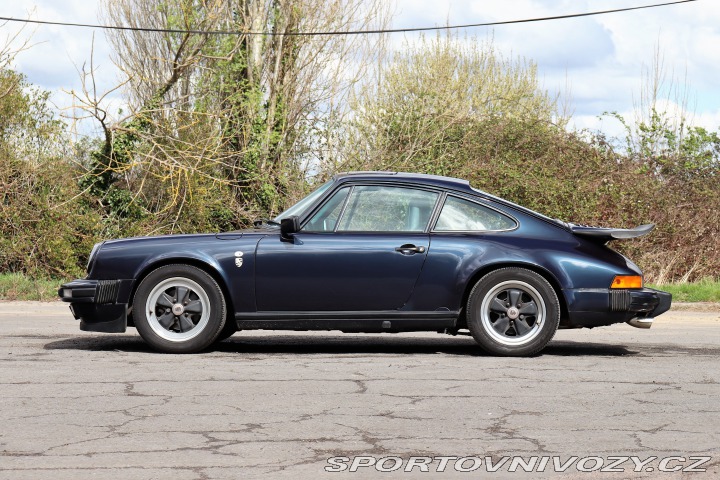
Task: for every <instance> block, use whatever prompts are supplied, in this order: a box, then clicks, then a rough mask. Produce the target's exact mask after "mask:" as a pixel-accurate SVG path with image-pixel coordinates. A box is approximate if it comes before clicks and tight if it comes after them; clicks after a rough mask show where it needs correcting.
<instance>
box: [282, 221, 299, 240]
mask: <svg viewBox="0 0 720 480" xmlns="http://www.w3.org/2000/svg"><path fill="white" fill-rule="evenodd" d="M299 230H300V218H299V217H297V216H296V215H293V216H291V217H288V218H283V219H282V220H280V240H282V241H284V242H291V241H292V240H293V234H295V233H297V232H298V231H299Z"/></svg>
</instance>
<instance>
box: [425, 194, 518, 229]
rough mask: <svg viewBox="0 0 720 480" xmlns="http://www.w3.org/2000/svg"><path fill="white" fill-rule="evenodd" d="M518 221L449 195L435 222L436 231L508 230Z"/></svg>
mask: <svg viewBox="0 0 720 480" xmlns="http://www.w3.org/2000/svg"><path fill="white" fill-rule="evenodd" d="M515 226H516V223H515V221H514V220H512V219H511V218H510V217H506V216H505V215H503V214H502V213H500V212H497V211H495V210H493V209H491V208H487V207H484V206H482V205H479V204H477V203H475V202H470V201H468V200H463V199H461V198H457V197H450V196H449V197H447V200H446V201H445V205H443V208H442V211H441V212H440V217H439V218H438V221H437V223H436V224H435V231H436V232H468V231H482V230H508V229H511V228H515Z"/></svg>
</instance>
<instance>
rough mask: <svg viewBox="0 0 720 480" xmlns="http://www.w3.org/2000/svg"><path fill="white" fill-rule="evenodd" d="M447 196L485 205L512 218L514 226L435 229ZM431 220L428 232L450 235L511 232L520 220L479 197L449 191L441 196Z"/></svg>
mask: <svg viewBox="0 0 720 480" xmlns="http://www.w3.org/2000/svg"><path fill="white" fill-rule="evenodd" d="M448 197H455V198H458V199H460V200H465V201H467V202H470V203H474V204H476V205H480V206H481V207H485V208H487V209H489V210H493V211H495V212H497V213H499V214H500V215H502V216H503V217H506V218H509V219H510V220H512V221H513V222H514V223H515V226H514V227H512V228H502V229H490V230H436V229H435V227H437V223H438V221H439V220H440V214H441V213H442V210H443V208H445V203H446V202H447V199H448ZM431 220H433V221H432V222H431V225H432V226H433V227H432V228H431V229H430V232H429V233H434V234H443V235H446V234H451V235H452V234H455V233H459V234H468V233H503V232H512V231H513V230H517V229H518V228H520V222H519V221H518V219H517V218H515V216H513V215H510V214H509V213H507V212H503V211H502V210H500V209H499V208H496V207H494V206H492V205H488V204H487V203H486V202H484V201H482V200H479V199H477V198H472V197H469V196H465V195H459V194H455V193H449V192H446V194H445V196H444V197H443V199H442V205H441V206H440V208H439V209H438V211H437V216H436V217H435V218H434V219H431Z"/></svg>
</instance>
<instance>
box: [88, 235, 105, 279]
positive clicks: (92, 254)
mask: <svg viewBox="0 0 720 480" xmlns="http://www.w3.org/2000/svg"><path fill="white" fill-rule="evenodd" d="M103 243H105V242H98V243H96V244H95V245H93V248H92V250H90V256H89V257H88V263H87V267H86V268H87V272H88V273H90V269H91V268H92V266H93V262H94V261H95V257H96V256H97V253H98V252H99V251H100V247H102V244H103Z"/></svg>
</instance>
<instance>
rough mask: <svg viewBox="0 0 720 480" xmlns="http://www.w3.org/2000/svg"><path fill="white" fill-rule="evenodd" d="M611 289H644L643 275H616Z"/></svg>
mask: <svg viewBox="0 0 720 480" xmlns="http://www.w3.org/2000/svg"><path fill="white" fill-rule="evenodd" d="M610 288H643V277H642V276H641V275H615V278H613V281H612V285H610Z"/></svg>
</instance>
